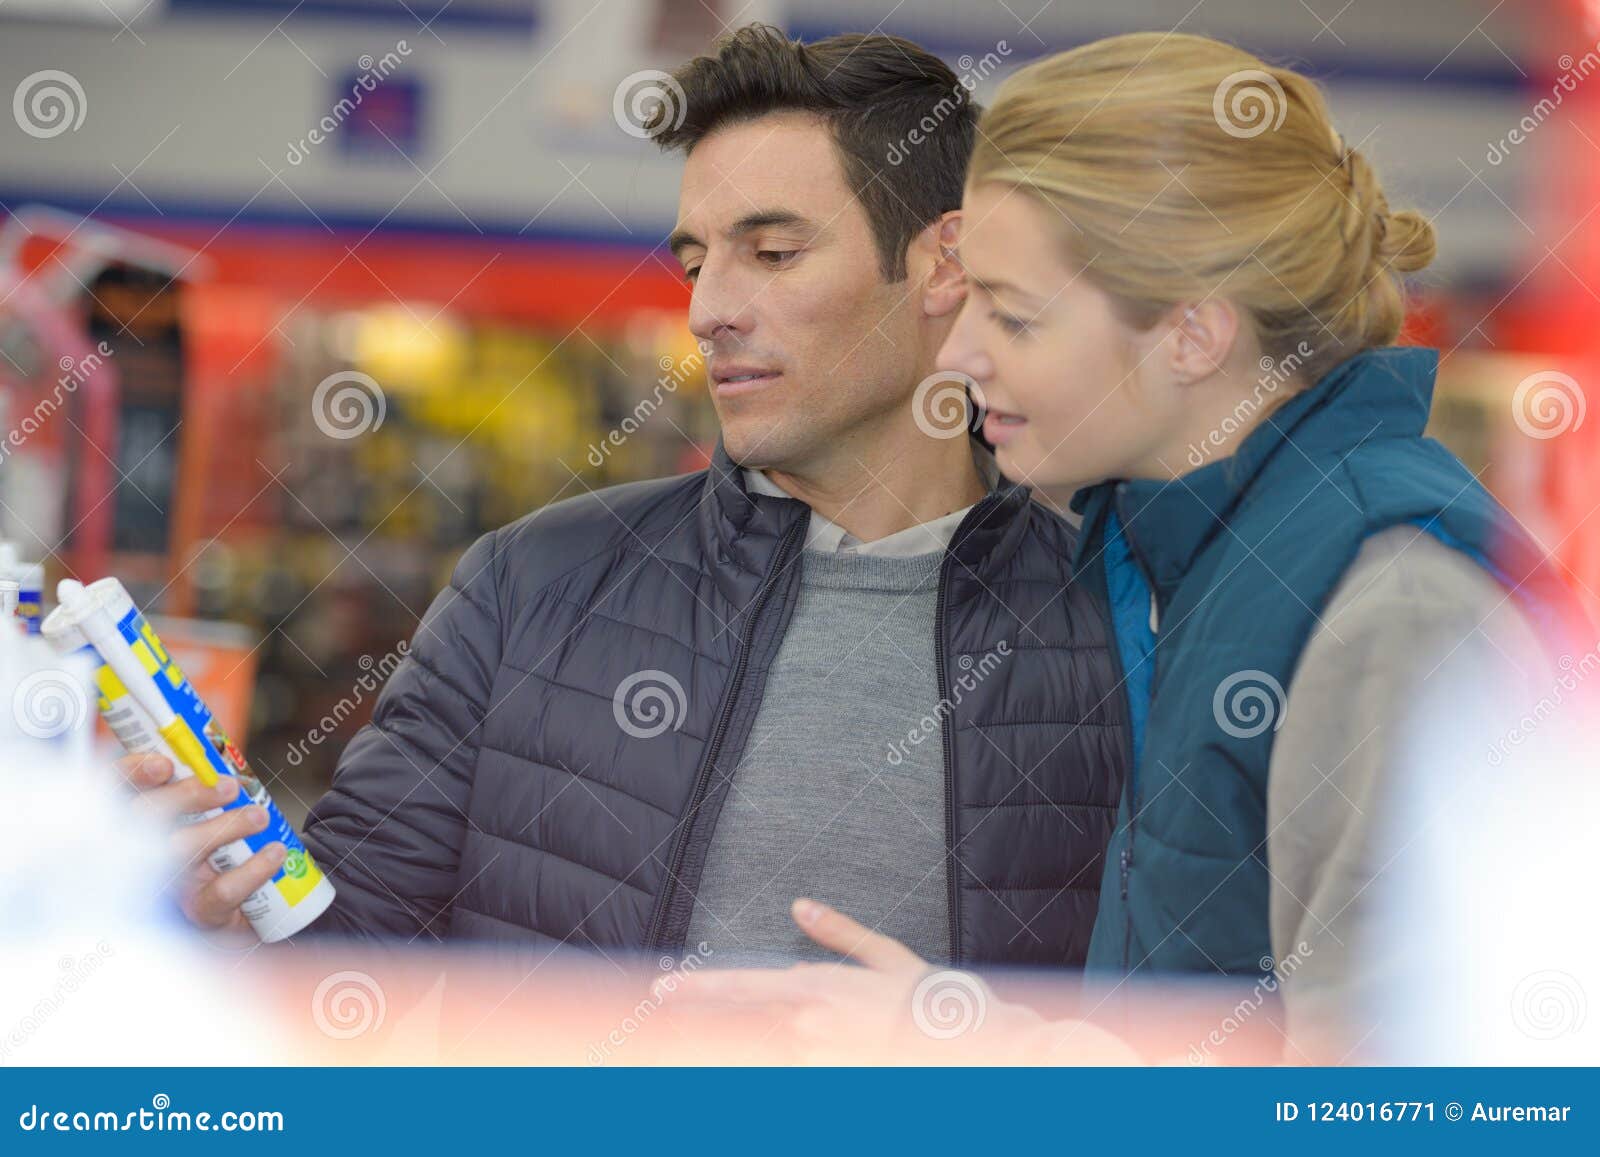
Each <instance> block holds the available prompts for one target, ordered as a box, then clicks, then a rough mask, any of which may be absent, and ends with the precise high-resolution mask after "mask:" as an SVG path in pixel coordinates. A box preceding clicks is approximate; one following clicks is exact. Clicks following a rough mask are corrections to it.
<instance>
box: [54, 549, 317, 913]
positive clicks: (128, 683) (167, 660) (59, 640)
mask: <svg viewBox="0 0 1600 1157" xmlns="http://www.w3.org/2000/svg"><path fill="white" fill-rule="evenodd" d="M57 601H58V603H59V604H60V605H59V606H58V607H57V608H56V610H54V611H52V612H51V614H50V616H49V618H48V619H46V621H45V624H44V634H45V637H46V638H47V639H49V640H50V641H51V642H52V643H53V644H54V645H55V646H56V647H57V648H58V649H61V650H68V651H72V650H79V649H83V648H87V649H88V650H89V651H91V652H92V654H93V655H94V657H95V658H96V659H97V661H98V662H99V664H100V665H99V667H98V669H97V670H96V672H95V684H96V686H97V688H98V690H99V692H100V711H101V714H102V715H103V716H105V718H106V722H107V724H108V725H109V726H110V727H111V729H112V731H113V733H115V734H116V736H117V738H118V740H119V741H120V742H121V743H122V745H123V747H124V748H125V749H127V750H128V751H130V752H143V751H157V752H159V753H160V754H162V755H165V756H167V757H168V758H169V759H171V760H172V762H173V765H174V767H175V768H176V774H177V776H178V777H179V778H186V777H188V776H191V775H192V776H195V777H197V778H199V779H200V780H201V781H202V782H204V783H206V784H213V783H216V782H217V777H218V776H222V775H231V776H234V777H235V778H237V779H238V780H239V794H238V795H237V796H235V797H234V799H233V800H232V801H231V802H230V803H228V804H226V805H225V806H224V807H222V808H214V809H212V810H211V811H210V812H208V813H206V814H205V815H202V816H197V817H195V818H196V819H205V818H208V817H209V816H213V815H218V814H220V813H221V812H223V811H232V810H235V809H237V808H242V807H248V806H250V805H251V804H257V805H260V806H261V807H263V808H264V809H266V812H267V826H266V828H265V829H263V830H262V831H260V832H256V833H253V834H251V835H248V836H245V837H243V838H241V839H237V840H233V841H230V842H229V843H227V844H224V845H223V846H222V847H220V848H218V849H217V850H216V851H215V852H213V853H212V855H211V865H212V867H214V868H216V870H217V871H218V872H224V871H227V870H228V869H230V868H235V867H238V866H239V865H240V864H243V863H244V862H245V861H246V860H247V859H249V858H250V856H251V855H253V854H254V853H255V852H257V851H260V850H261V849H262V848H264V847H266V846H267V845H268V844H270V843H274V842H278V843H282V844H283V845H284V847H285V849H287V855H286V856H285V857H284V862H283V864H282V865H281V866H280V867H279V869H278V872H277V874H276V875H275V876H273V878H272V879H271V880H269V881H268V882H267V883H265V884H263V885H262V886H261V887H260V888H258V889H257V890H256V891H255V892H254V893H252V894H251V896H250V897H249V899H247V900H246V901H245V902H244V904H243V905H242V906H241V909H242V911H243V912H244V914H245V917H246V918H247V919H248V920H249V921H250V923H251V926H252V927H254V928H255V930H256V933H257V935H259V936H260V937H261V939H262V940H263V941H265V942H267V943H272V942H273V941H276V940H282V939H284V938H285V937H288V936H292V935H294V934H295V933H296V932H298V931H300V930H301V929H302V928H304V927H305V926H306V925H308V924H310V923H311V922H312V921H313V920H315V919H316V918H317V917H318V916H320V915H321V914H322V913H323V912H324V911H325V910H326V909H327V907H328V905H329V904H330V903H331V902H332V900H333V895H334V889H333V884H332V882H331V881H329V880H328V879H327V878H326V877H325V876H324V875H323V874H322V872H321V870H320V869H319V868H318V867H317V865H316V862H315V861H314V860H313V859H312V857H311V854H310V852H308V851H306V848H305V845H304V844H303V843H301V841H300V837H299V836H298V835H296V834H295V831H294V828H293V827H291V826H290V824H289V822H288V820H286V819H285V818H284V816H283V813H282V812H281V811H280V810H279V809H278V806H277V805H276V804H275V803H273V801H272V797H271V796H270V795H269V794H268V793H267V790H266V788H265V787H264V786H263V785H262V784H261V782H260V781H259V780H257V779H256V777H255V776H254V775H253V774H251V772H250V768H249V765H248V764H246V763H245V760H244V756H243V755H242V754H240V752H239V749H238V748H237V747H235V746H234V745H233V744H232V743H230V742H229V741H228V737H227V736H226V735H224V734H223V733H222V731H221V730H220V729H219V728H218V727H217V725H216V721H215V720H214V719H213V717H212V715H211V712H210V710H209V709H208V708H207V707H206V705H205V703H204V702H203V701H202V700H201V699H200V697H199V695H197V694H196V693H195V690H194V687H193V686H192V685H191V684H190V683H189V681H188V679H186V678H185V677H184V674H183V672H182V670H180V669H179V667H178V665H177V664H176V663H175V662H173V660H172V658H171V656H170V655H168V654H167V651H166V648H165V647H164V646H163V645H162V643H161V640H160V638H159V637H158V636H157V635H156V633H155V630H154V629H153V628H152V627H151V626H150V624H149V623H148V622H147V621H146V620H145V618H144V616H143V615H142V614H140V613H139V609H138V608H137V607H136V606H134V604H133V600H132V598H130V597H129V595H128V592H127V590H126V589H124V587H123V586H122V584H121V583H120V582H118V581H117V580H116V579H114V578H106V579H101V580H100V581H99V582H96V583H92V584H90V586H89V587H87V588H85V587H84V586H83V585H82V584H80V583H77V582H73V581H72V580H70V579H69V580H66V581H64V582H62V583H61V584H60V586H59V587H58V588H57Z"/></svg>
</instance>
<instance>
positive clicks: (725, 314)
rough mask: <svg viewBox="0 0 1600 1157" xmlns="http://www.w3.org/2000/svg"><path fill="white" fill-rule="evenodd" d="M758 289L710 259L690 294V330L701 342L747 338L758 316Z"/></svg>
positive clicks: (701, 270) (698, 275) (697, 276)
mask: <svg viewBox="0 0 1600 1157" xmlns="http://www.w3.org/2000/svg"><path fill="white" fill-rule="evenodd" d="M754 295H755V290H754V288H753V287H748V286H744V285H741V284H740V279H739V278H738V277H737V276H736V275H735V274H734V273H733V272H732V271H731V270H728V269H726V268H724V267H722V266H721V265H720V264H718V265H716V266H713V263H712V262H711V261H709V260H707V261H706V262H705V263H704V264H702V265H701V266H700V272H699V273H698V274H697V275H696V276H695V282H694V292H693V293H692V294H690V297H689V332H690V333H692V334H694V336H695V337H697V338H699V339H700V340H701V341H717V340H718V339H725V338H729V337H745V336H748V335H749V333H750V329H751V326H752V324H753V320H754V316H755V310H754V306H755V298H754Z"/></svg>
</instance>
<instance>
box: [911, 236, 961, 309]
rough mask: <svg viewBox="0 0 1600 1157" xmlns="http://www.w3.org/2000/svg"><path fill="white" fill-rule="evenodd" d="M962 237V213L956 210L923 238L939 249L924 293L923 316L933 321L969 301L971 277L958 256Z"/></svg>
mask: <svg viewBox="0 0 1600 1157" xmlns="http://www.w3.org/2000/svg"><path fill="white" fill-rule="evenodd" d="M960 235H961V210H959V209H952V210H951V211H950V212H948V213H945V214H944V215H943V216H941V217H940V218H939V219H938V220H937V221H933V222H930V223H929V224H928V227H927V228H926V229H925V230H923V237H924V238H926V239H927V240H928V241H929V242H930V243H932V244H933V245H934V246H936V247H937V252H936V254H935V257H934V262H933V269H932V271H931V272H930V273H929V274H928V281H927V284H926V285H925V286H924V287H923V291H922V312H923V313H925V314H927V315H928V316H929V317H945V316H947V315H949V314H951V313H954V312H955V311H956V310H958V309H960V308H961V304H962V303H963V302H964V301H966V300H967V274H966V270H964V269H962V268H961V259H960V258H959V257H957V256H956V240H957V239H958V238H959V237H960Z"/></svg>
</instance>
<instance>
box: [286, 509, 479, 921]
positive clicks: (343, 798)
mask: <svg viewBox="0 0 1600 1157" xmlns="http://www.w3.org/2000/svg"><path fill="white" fill-rule="evenodd" d="M495 543H496V538H495V535H494V534H487V535H485V536H483V537H482V538H480V539H479V540H478V541H477V542H476V543H474V544H473V545H472V546H471V547H470V548H469V549H468V550H467V552H466V553H465V554H464V555H462V557H461V559H460V561H459V562H458V563H457V564H456V568H455V572H454V574H453V575H452V576H451V579H450V585H449V586H448V587H446V588H445V589H444V590H443V591H441V592H440V593H439V595H438V596H437V597H436V598H435V599H434V600H433V604H432V605H431V606H430V607H429V608H428V611H427V613H426V614H425V615H424V616H423V618H422V621H421V623H420V624H419V625H418V627H417V631H416V634H415V636H414V637H413V639H412V641H411V646H410V650H409V651H408V652H407V654H406V656H405V658H404V659H403V660H402V661H401V663H400V665H399V666H398V667H396V668H395V670H394V673H393V674H392V675H391V676H390V677H389V680H388V683H387V684H386V685H385V687H384V689H383V691H382V692H381V693H380V695H379V697H378V701H377V704H376V706H375V708H374V710H373V715H372V721H371V722H370V723H369V724H367V725H366V726H365V727H363V728H362V729H361V730H360V731H359V732H358V733H357V734H356V736H355V738H354V739H352V740H351V742H350V744H349V746H348V747H346V748H345V750H344V753H343V755H342V756H341V757H340V759H339V763H338V767H337V768H336V769H335V771H334V776H333V786H332V787H331V788H330V789H329V791H328V793H327V794H326V795H325V796H323V797H322V799H321V800H319V801H318V803H317V804H316V806H315V807H314V808H313V809H312V810H311V814H310V816H309V818H308V819H307V820H306V830H305V833H304V837H305V843H306V846H307V848H309V849H310V850H311V853H312V854H313V855H314V856H315V857H316V859H317V863H318V864H319V865H321V867H322V869H323V871H324V872H326V873H328V875H329V876H330V878H331V879H332V881H333V884H334V887H335V888H336V890H337V895H336V896H335V898H334V901H333V904H332V906H331V907H330V908H329V909H328V911H327V912H326V913H324V914H323V916H322V917H320V918H319V919H318V920H317V921H316V923H315V924H313V925H312V926H311V927H310V928H309V929H307V932H308V933H311V932H314V933H316V934H319V935H320V934H322V933H333V934H337V935H343V936H349V937H357V938H361V939H380V940H394V939H399V940H402V941H414V942H415V943H416V944H417V945H418V946H430V945H432V946H437V945H438V944H439V943H440V942H441V941H442V940H443V939H444V937H445V935H446V933H447V930H448V925H449V913H450V905H451V902H452V900H453V898H454V894H455V891H456V888H457V886H458V884H457V880H456V869H457V865H458V863H459V859H460V854H461V847H462V843H463V839H464V837H465V834H466V831H467V824H468V820H467V803H468V796H469V794H470V792H471V789H472V776H473V769H474V767H475V765H476V763H477V758H478V737H479V733H480V730H481V724H482V723H483V719H484V715H485V713H486V711H487V710H488V707H489V697H490V692H491V690H492V688H493V684H494V678H495V673H496V670H497V669H498V666H499V659H500V653H501V647H502V641H503V640H502V638H501V617H500V613H499V601H498V593H497V592H498V583H497V575H496V564H497V557H496V546H495ZM302 935H304V933H303V934H302Z"/></svg>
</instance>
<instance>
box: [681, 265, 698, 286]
mask: <svg viewBox="0 0 1600 1157" xmlns="http://www.w3.org/2000/svg"><path fill="white" fill-rule="evenodd" d="M699 276H700V267H699V266H698V265H696V266H695V267H694V268H693V269H685V270H684V271H683V279H684V280H685V281H687V282H688V283H689V284H690V285H693V284H694V282H695V278H697V277H699Z"/></svg>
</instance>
